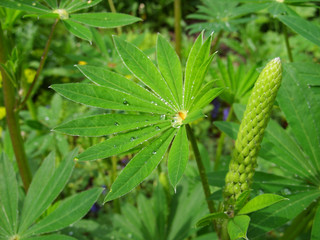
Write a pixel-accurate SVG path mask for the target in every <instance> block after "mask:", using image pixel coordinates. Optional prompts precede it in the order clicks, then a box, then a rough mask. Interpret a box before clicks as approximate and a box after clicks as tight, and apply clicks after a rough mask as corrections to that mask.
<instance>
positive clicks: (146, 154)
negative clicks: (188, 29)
mask: <svg viewBox="0 0 320 240" xmlns="http://www.w3.org/2000/svg"><path fill="white" fill-rule="evenodd" d="M202 37H203V34H201V35H200V37H199V38H198V40H196V43H195V45H194V47H193V48H192V49H193V50H192V51H191V53H190V54H189V59H188V64H187V69H186V73H187V75H188V79H189V80H188V81H189V84H188V88H189V89H187V90H185V91H184V92H183V87H182V86H183V79H182V72H181V65H180V61H179V58H178V56H177V54H176V53H175V52H174V50H173V48H172V47H171V46H170V44H169V43H168V42H167V41H166V40H165V39H164V38H163V37H162V36H160V35H159V36H158V41H157V60H158V65H159V69H160V70H159V69H158V68H157V67H156V66H155V65H154V64H153V62H152V61H151V60H150V59H149V58H148V57H147V56H146V55H145V54H144V53H143V52H142V51H141V50H139V49H138V48H137V47H136V46H134V45H133V44H131V43H128V42H126V41H125V40H123V39H121V38H119V37H114V43H115V46H116V49H117V51H118V53H119V55H120V57H121V59H122V61H123V63H124V64H125V66H126V67H127V68H128V69H129V70H130V71H131V73H132V74H133V75H134V76H135V77H136V78H137V79H138V80H139V81H140V82H135V81H132V80H130V79H127V78H125V77H123V76H121V75H119V74H117V73H114V72H111V71H108V70H105V69H103V68H99V67H93V66H77V67H78V69H79V70H80V71H81V72H82V73H83V74H84V75H85V76H86V77H87V78H88V79H89V80H90V81H91V82H92V83H93V84H84V83H74V84H56V85H52V88H53V89H54V90H55V91H57V92H58V93H59V94H61V95H63V96H64V97H66V98H69V99H70V100H73V101H75V102H78V103H82V104H86V105H89V106H93V107H100V108H105V109H113V110H122V111H125V112H126V113H125V114H123V113H122V114H120V113H113V114H105V115H96V116H89V117H85V118H79V119H75V120H72V121H70V122H67V123H63V124H61V125H60V126H58V127H56V129H55V130H56V131H60V132H63V133H67V134H72V135H80V136H105V135H109V136H108V138H107V139H106V140H105V141H103V142H101V143H99V144H97V145H94V146H92V147H90V148H88V149H86V150H85V151H84V152H82V153H81V154H80V155H79V156H78V160H79V161H88V160H96V159H101V158H107V157H110V156H113V155H116V154H121V153H125V152H127V151H129V150H132V149H134V150H138V149H141V148H142V147H144V148H143V149H142V150H141V151H140V152H139V153H138V154H137V155H136V156H135V157H134V158H133V159H132V160H131V161H130V163H129V164H128V165H127V166H126V167H125V168H124V170H123V171H122V173H121V174H120V175H119V177H118V178H117V179H116V181H115V182H114V183H113V185H112V187H111V189H112V190H111V191H110V193H109V194H108V195H107V197H106V199H105V201H110V200H113V199H115V198H118V197H120V196H122V195H124V194H126V193H128V192H129V191H131V190H132V189H133V188H134V187H135V186H137V185H138V184H139V183H140V182H142V181H143V180H144V178H146V177H147V176H148V175H149V174H150V173H151V172H152V171H153V169H154V168H155V167H156V166H157V165H158V163H159V162H160V161H161V159H162V158H163V156H164V154H165V152H166V151H167V150H168V148H169V145H170V143H171V142H172V140H173V139H174V136H175V140H174V142H173V145H172V148H171V151H170V152H169V160H168V161H169V162H168V165H169V176H170V180H171V184H172V185H173V187H175V186H176V185H177V184H178V182H179V180H180V179H181V177H182V175H183V172H184V170H185V167H186V163H187V159H188V155H189V154H188V138H187V135H186V130H185V126H184V125H185V124H188V123H190V122H192V121H195V120H197V119H199V118H202V117H204V114H203V111H202V109H201V108H202V107H204V106H205V105H206V104H208V103H209V102H210V101H212V99H213V98H214V97H216V96H217V95H218V94H220V92H221V91H222V89H220V88H212V87H213V86H212V84H211V83H210V84H208V85H207V86H206V87H204V88H202V89H201V87H202V86H201V85H202V83H203V80H204V76H205V73H206V71H207V68H208V66H209V64H210V63H211V61H212V58H213V56H209V54H210V44H211V37H210V38H209V39H207V40H206V41H205V43H204V44H202ZM203 60H204V62H203ZM184 87H186V85H185V86H184ZM200 89H201V90H200ZM186 93H188V94H189V95H188V98H189V97H191V96H193V95H194V98H193V99H191V100H190V99H189V100H188V102H189V103H188V106H189V108H185V107H186V105H183V101H184V100H187V99H186V96H185V95H184V94H186ZM128 112H131V113H128ZM132 112H135V113H132ZM137 112H143V114H139V113H137ZM113 134H114V135H113ZM146 141H147V142H146ZM145 142H146V144H143V145H142V143H145ZM148 159H149V160H148Z"/></svg>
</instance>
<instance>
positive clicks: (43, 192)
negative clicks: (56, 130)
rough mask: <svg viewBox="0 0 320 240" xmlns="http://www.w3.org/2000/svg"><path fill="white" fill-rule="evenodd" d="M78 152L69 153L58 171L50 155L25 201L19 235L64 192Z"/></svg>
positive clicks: (33, 182) (32, 183)
mask: <svg viewBox="0 0 320 240" xmlns="http://www.w3.org/2000/svg"><path fill="white" fill-rule="evenodd" d="M77 152H78V149H75V150H73V151H72V152H71V153H69V155H68V156H67V157H66V159H65V160H63V161H62V162H61V163H60V165H59V166H58V168H57V169H54V168H53V164H54V160H55V159H54V156H53V154H51V155H49V156H48V157H47V158H46V160H45V161H44V163H43V164H42V165H41V167H40V169H39V170H38V172H37V173H36V175H35V177H34V179H33V181H32V182H31V185H30V188H29V190H28V194H27V196H26V198H25V200H24V204H23V209H22V214H21V221H20V226H19V234H21V233H23V232H24V231H26V229H27V228H28V227H29V226H31V224H33V223H34V221H35V220H36V219H37V218H38V217H39V216H40V215H41V214H42V213H43V212H44V211H45V210H46V209H47V208H48V207H49V206H50V204H51V203H52V202H53V201H54V200H55V199H56V197H57V196H58V195H59V193H60V192H61V191H62V189H63V188H64V186H65V185H66V183H67V181H68V180H69V178H70V176H71V173H72V170H73V167H74V160H73V159H74V157H75V155H76V153H77ZM53 171H54V172H53Z"/></svg>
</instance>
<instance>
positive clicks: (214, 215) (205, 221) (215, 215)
mask: <svg viewBox="0 0 320 240" xmlns="http://www.w3.org/2000/svg"><path fill="white" fill-rule="evenodd" d="M221 219H228V215H227V214H225V213H224V212H216V213H210V214H208V215H206V216H204V217H203V218H201V219H200V220H199V221H198V222H197V223H196V227H204V226H206V225H209V224H211V223H212V221H213V220H221Z"/></svg>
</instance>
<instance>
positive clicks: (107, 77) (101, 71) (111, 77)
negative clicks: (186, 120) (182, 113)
mask: <svg viewBox="0 0 320 240" xmlns="http://www.w3.org/2000/svg"><path fill="white" fill-rule="evenodd" d="M77 68H78V69H79V70H80V71H81V72H82V73H83V74H84V75H85V76H86V77H87V78H88V79H89V80H90V81H92V82H94V83H96V84H98V85H101V86H104V87H110V88H114V89H117V90H119V91H122V92H125V93H128V94H130V95H132V96H135V97H138V98H140V99H142V100H146V101H148V102H149V103H151V105H152V106H154V107H155V106H159V107H160V108H161V109H163V111H164V112H165V111H167V112H168V111H169V112H170V111H172V109H171V108H170V107H168V106H167V105H166V104H165V103H164V102H163V101H161V100H160V99H159V98H158V97H156V96H155V95H153V94H152V93H151V92H149V91H148V90H147V89H146V88H144V87H142V86H140V85H139V84H137V83H136V82H134V81H132V80H129V79H127V78H125V77H123V76H122V75H120V74H117V73H115V72H111V71H108V70H106V69H105V68H101V67H93V66H88V65H78V66H77Z"/></svg>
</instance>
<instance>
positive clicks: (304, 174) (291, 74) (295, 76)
mask: <svg viewBox="0 0 320 240" xmlns="http://www.w3.org/2000/svg"><path fill="white" fill-rule="evenodd" d="M318 84H319V70H318V66H317V65H315V64H309V63H299V64H296V63H293V64H286V65H285V66H284V76H283V81H282V86H281V88H280V89H279V94H278V98H277V101H278V103H279V106H280V107H281V109H282V110H283V112H284V114H285V116H286V118H287V119H288V123H289V126H288V128H287V129H286V130H285V129H283V128H282V127H281V126H280V125H279V124H278V123H277V122H276V121H274V120H271V121H270V123H269V125H268V127H267V128H266V130H265V133H266V134H265V138H264V141H263V142H262V145H261V151H260V153H261V154H260V155H261V157H263V158H264V159H266V160H268V161H270V162H272V163H274V164H276V165H277V166H278V167H280V168H281V169H282V170H283V171H284V172H285V174H286V176H285V177H284V176H279V175H276V174H265V173H262V172H257V174H256V176H255V177H254V182H253V185H252V189H253V191H254V192H256V193H259V191H260V192H261V191H263V192H266V193H279V194H282V195H285V196H286V197H287V198H288V199H289V201H283V202H280V203H277V204H275V205H273V206H271V207H268V208H266V209H263V210H261V211H258V212H256V213H253V214H251V215H250V218H251V221H252V222H254V225H253V227H252V228H249V231H248V236H249V238H250V239H251V238H253V239H259V237H261V235H262V234H264V233H265V232H267V231H270V230H272V229H274V228H276V227H278V226H281V225H283V224H284V223H286V222H288V221H289V220H292V219H293V220H292V223H291V225H290V227H289V228H288V229H287V230H286V231H285V233H284V235H283V237H282V238H281V239H295V238H296V237H297V236H298V235H299V234H301V232H302V231H303V230H304V229H308V231H309V232H310V233H311V239H317V238H318V236H319V231H318V229H319V228H318V226H319V196H320V192H319V157H317V156H318V155H319V136H320V135H319V128H318V126H317V122H318V120H319V106H320V105H319V92H318V90H317V89H318V88H317V86H318ZM243 111H244V110H243V107H242V106H240V105H235V112H236V114H237V116H238V118H239V119H241V118H242V115H243ZM216 125H217V126H219V128H220V129H222V130H223V131H225V132H226V133H227V134H228V135H229V136H231V137H232V138H234V139H235V137H236V136H237V131H238V125H237V124H235V123H227V122H224V123H222V122H217V123H216ZM240 196H241V195H240ZM262 196H263V195H262ZM239 198H240V197H239ZM253 200H254V199H253ZM271 219H272V220H271Z"/></svg>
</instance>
